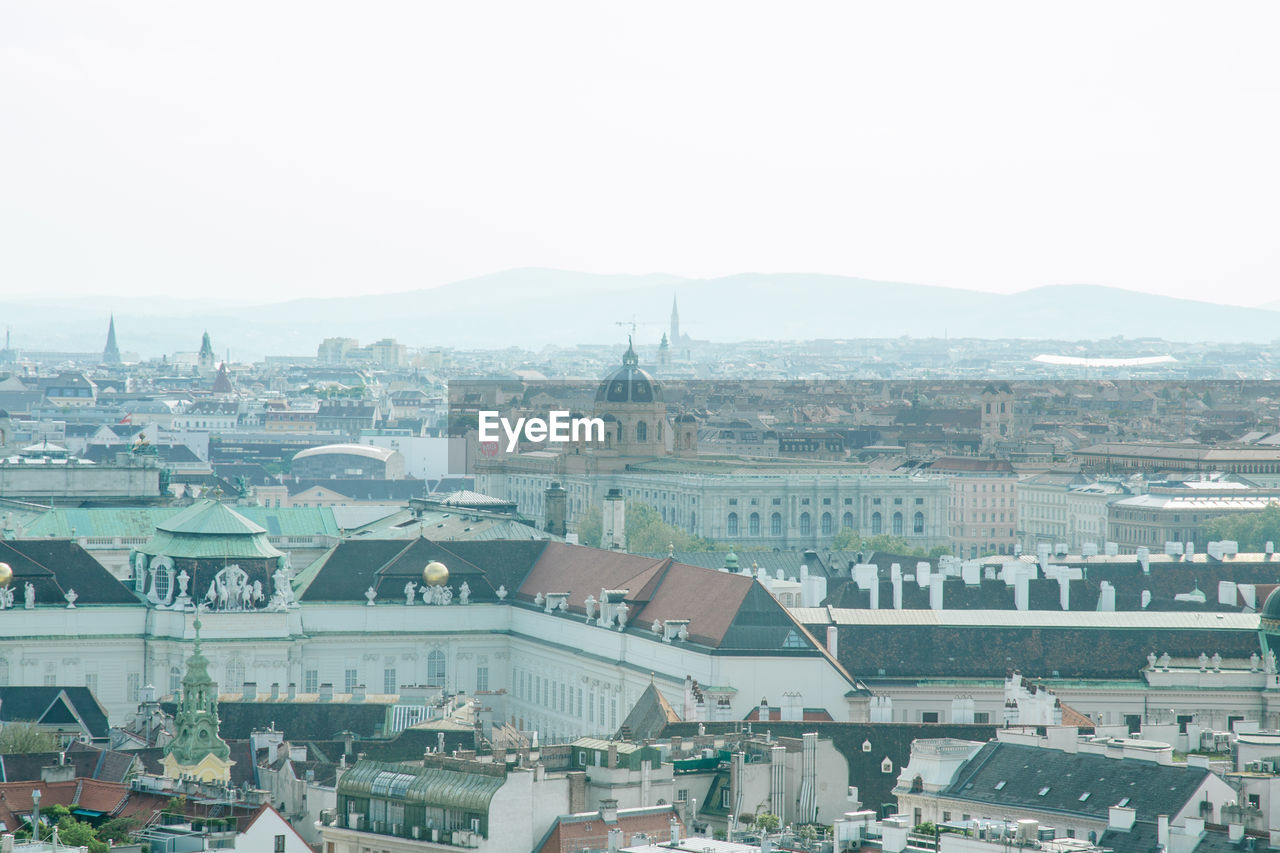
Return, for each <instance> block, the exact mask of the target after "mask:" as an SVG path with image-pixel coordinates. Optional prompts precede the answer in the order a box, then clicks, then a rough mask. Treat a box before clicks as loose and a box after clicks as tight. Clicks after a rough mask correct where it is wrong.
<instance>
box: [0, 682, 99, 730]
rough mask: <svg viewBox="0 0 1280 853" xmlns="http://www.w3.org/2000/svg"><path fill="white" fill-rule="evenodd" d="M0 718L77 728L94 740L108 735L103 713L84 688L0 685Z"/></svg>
mask: <svg viewBox="0 0 1280 853" xmlns="http://www.w3.org/2000/svg"><path fill="white" fill-rule="evenodd" d="M0 719H3V720H5V721H7V722H13V721H15V720H24V721H32V722H37V723H43V724H47V725H59V726H68V727H78V728H82V729H83V730H85V731H86V732H87V733H88V735H89V736H90V737H92V738H94V739H105V738H107V737H109V736H110V734H111V727H110V725H109V724H108V722H107V712H106V710H104V709H103V707H102V705H101V704H99V702H98V700H97V698H96V697H95V696H94V695H93V691H91V690H90V689H89V688H88V687H46V686H31V687H18V686H12V685H10V686H6V687H0Z"/></svg>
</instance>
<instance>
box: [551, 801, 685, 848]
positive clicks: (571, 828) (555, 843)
mask: <svg viewBox="0 0 1280 853" xmlns="http://www.w3.org/2000/svg"><path fill="white" fill-rule="evenodd" d="M672 817H675V819H676V823H677V824H679V826H680V836H681V837H682V838H683V837H684V822H683V821H682V820H680V815H679V813H677V811H676V808H675V806H673V805H668V806H651V807H649V808H640V809H618V819H617V820H615V821H612V822H608V823H606V822H605V821H604V820H603V819H602V818H601V817H600V813H599V812H587V813H584V814H576V815H563V816H561V817H558V818H556V822H555V823H554V824H552V825H551V831H550V832H549V833H548V834H547V836H546V837H545V839H544V840H543V842H542V843H541V844H540V845H538V846H537V847H535V848H534V853H579V851H581V850H582V849H584V848H586V849H589V850H606V849H608V847H609V830H611V829H621V830H622V840H623V844H630V843H631V836H633V835H638V834H640V833H645V834H647V835H648V836H649V837H650V838H651V839H653V840H654V841H666V840H667V839H668V838H669V837H670V832H671V818H672Z"/></svg>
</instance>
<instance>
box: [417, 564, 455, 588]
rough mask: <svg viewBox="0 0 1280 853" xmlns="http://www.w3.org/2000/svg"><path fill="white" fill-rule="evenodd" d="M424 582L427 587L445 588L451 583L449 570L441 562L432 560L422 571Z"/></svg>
mask: <svg viewBox="0 0 1280 853" xmlns="http://www.w3.org/2000/svg"><path fill="white" fill-rule="evenodd" d="M422 582H423V583H425V584H426V585H427V586H444V585H445V584H447V583H448V582H449V569H448V568H446V567H445V564H444V563H442V562H440V561H439V560H432V561H431V562H430V563H427V566H426V568H424V569H423V570H422Z"/></svg>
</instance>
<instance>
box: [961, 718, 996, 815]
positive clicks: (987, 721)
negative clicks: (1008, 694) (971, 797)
mask: <svg viewBox="0 0 1280 853" xmlns="http://www.w3.org/2000/svg"><path fill="white" fill-rule="evenodd" d="M973 721H974V722H975V723H981V724H983V725H986V724H987V723H990V722H991V713H990V712H988V711H974V712H973ZM965 820H968V818H965Z"/></svg>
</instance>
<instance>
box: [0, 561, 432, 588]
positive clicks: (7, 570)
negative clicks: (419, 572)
mask: <svg viewBox="0 0 1280 853" xmlns="http://www.w3.org/2000/svg"><path fill="white" fill-rule="evenodd" d="M441 568H444V567H443V566H441ZM12 580H13V567H11V566H10V565H9V564H8V563H0V587H4V586H8V585H9V583H10V582H11V581H12Z"/></svg>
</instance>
